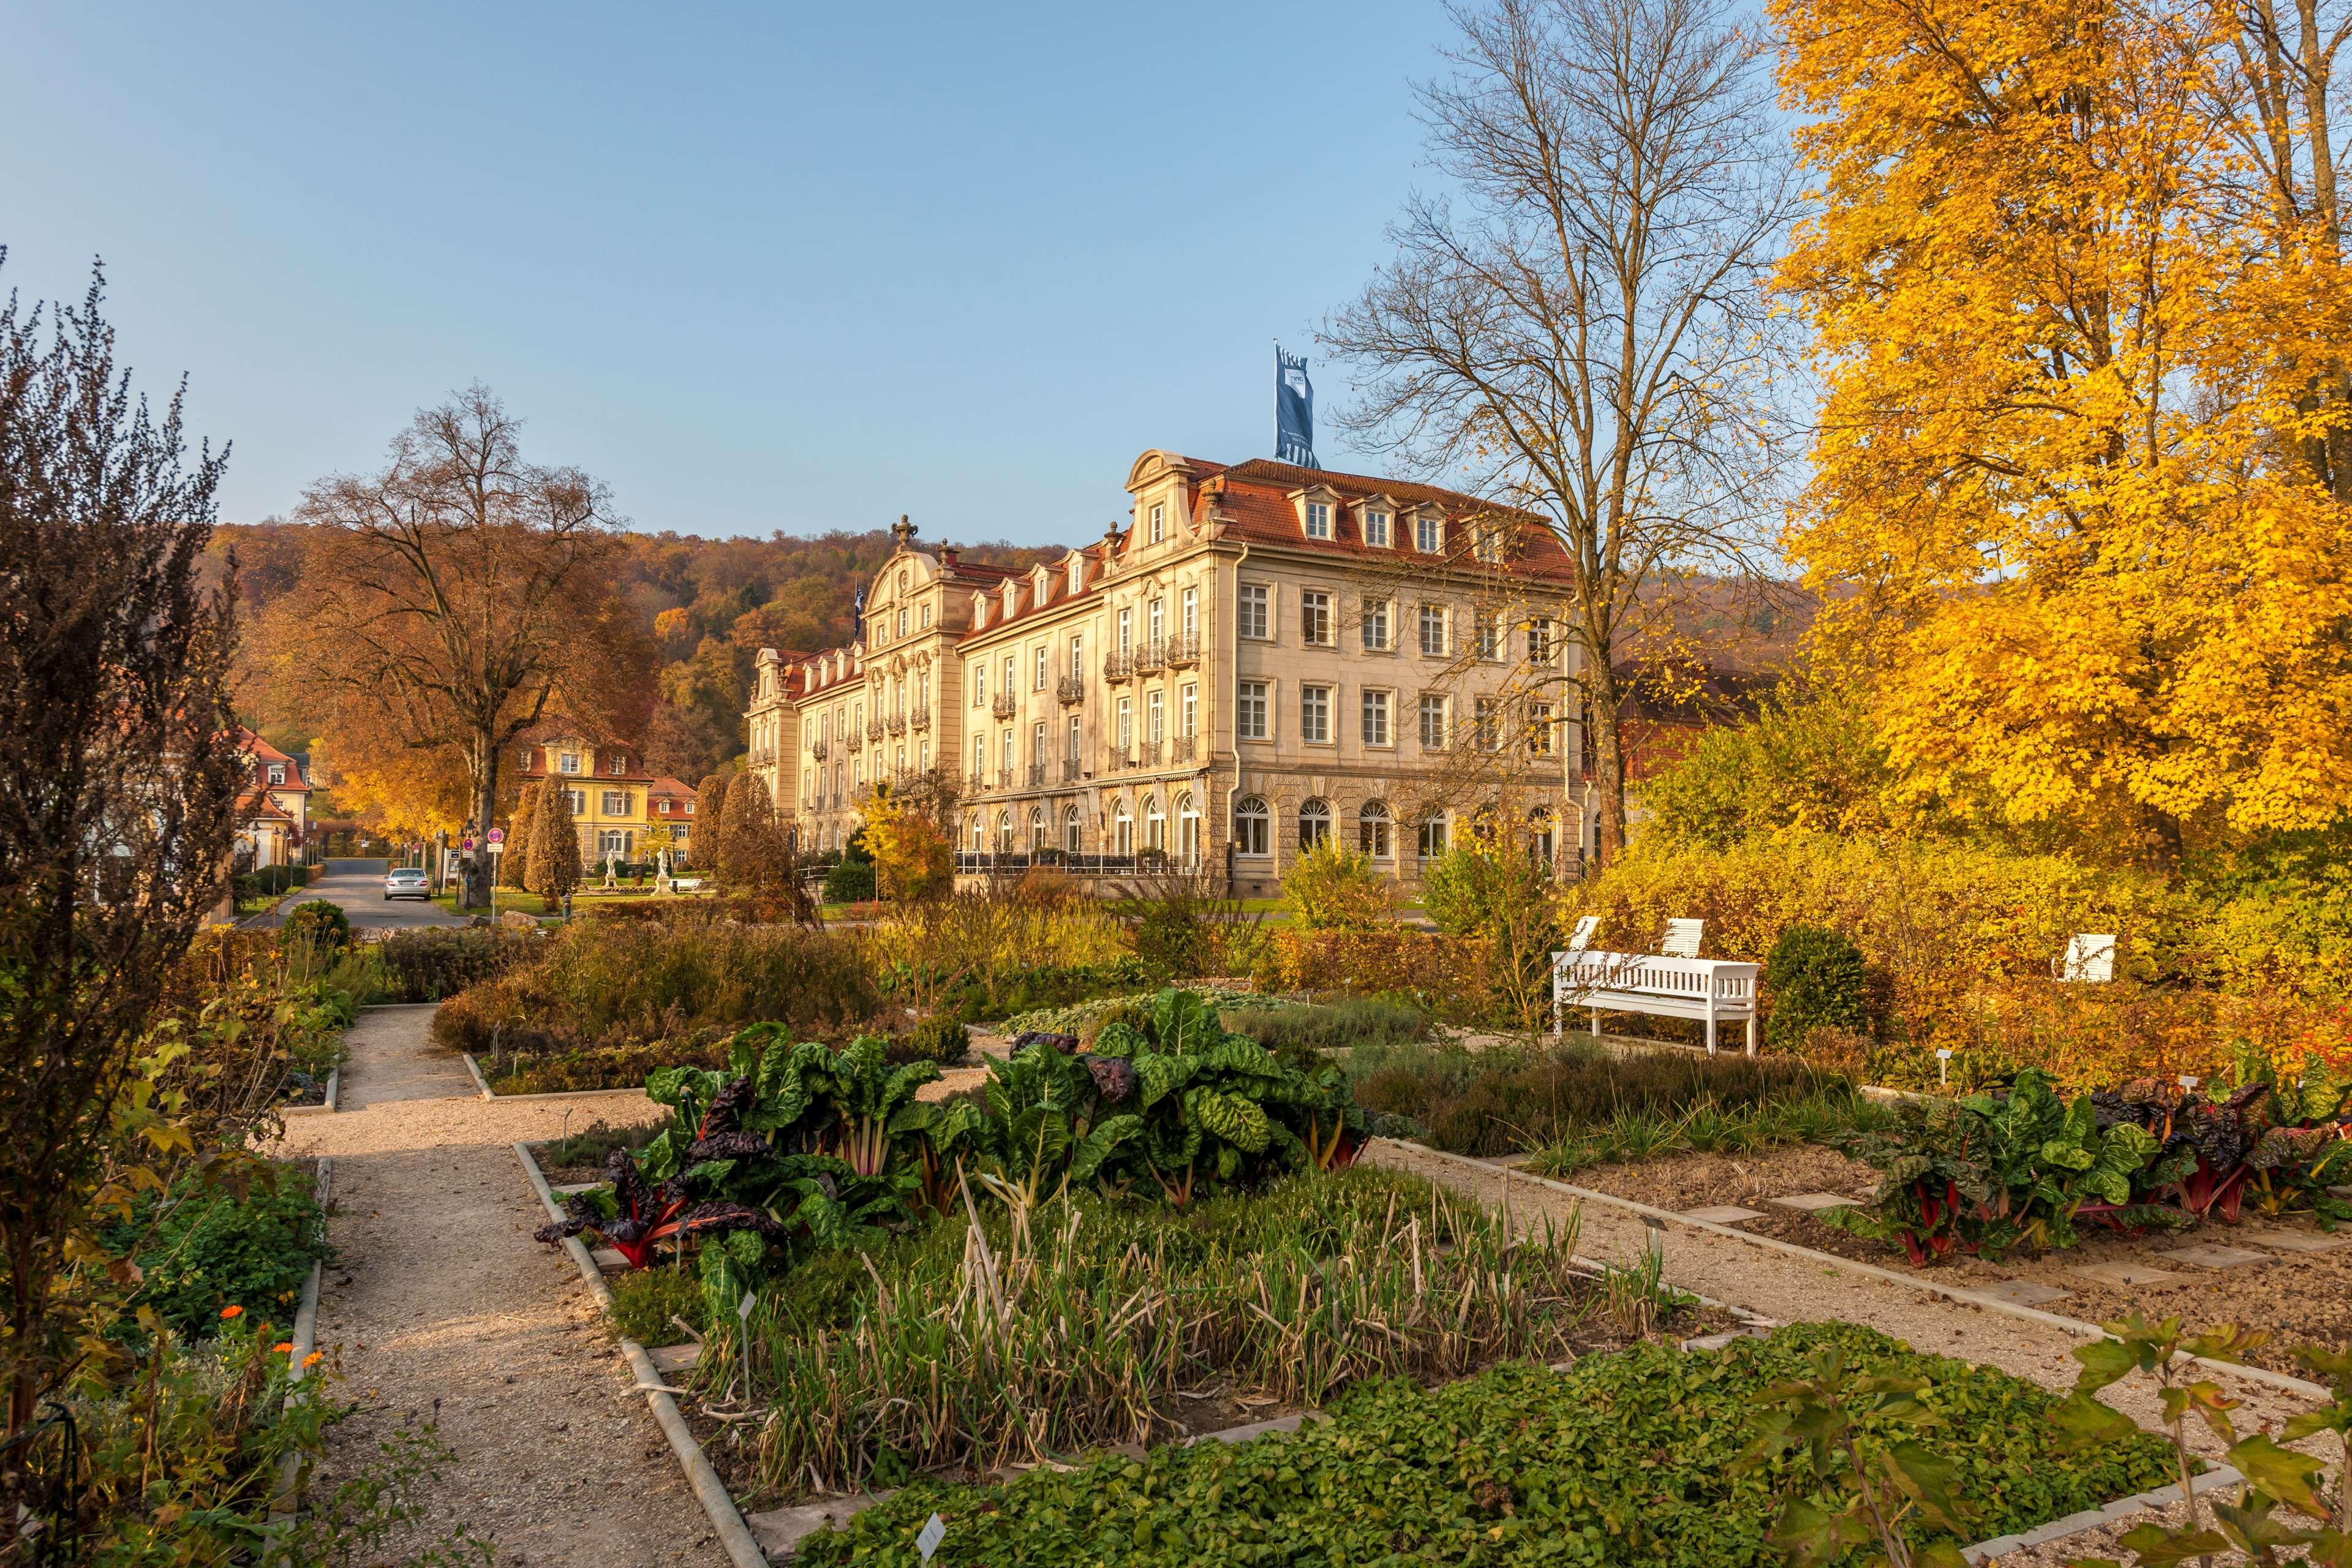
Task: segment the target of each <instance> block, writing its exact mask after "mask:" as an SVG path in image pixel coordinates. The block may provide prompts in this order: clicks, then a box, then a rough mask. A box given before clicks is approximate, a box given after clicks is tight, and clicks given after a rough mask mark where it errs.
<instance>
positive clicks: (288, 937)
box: [278, 899, 352, 953]
mask: <svg viewBox="0 0 2352 1568" xmlns="http://www.w3.org/2000/svg"><path fill="white" fill-rule="evenodd" d="M278 941H279V942H281V943H283V944H284V945H285V946H286V947H287V948H288V949H289V950H291V949H294V948H308V949H310V950H312V951H314V952H330V953H331V952H341V950H342V949H343V948H346V947H348V946H350V945H351V941H352V917H351V916H349V915H347V914H345V913H344V912H343V906H342V905H341V904H339V903H336V902H335V901H334V900H331V899H307V900H303V901H302V902H301V903H299V904H297V905H295V906H294V907H293V908H292V909H291V910H288V911H287V912H286V921H285V923H284V924H283V925H281V926H280V927H279V928H278Z"/></svg>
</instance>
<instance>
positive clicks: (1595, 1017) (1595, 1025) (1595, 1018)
mask: <svg viewBox="0 0 2352 1568" xmlns="http://www.w3.org/2000/svg"><path fill="white" fill-rule="evenodd" d="M1592 1037H1593V1038H1594V1039H1596V1040H1597V1039H1599V1038H1600V1037H1601V1009H1600V1008H1598V1007H1595V1008H1594V1009H1593V1010H1592Z"/></svg>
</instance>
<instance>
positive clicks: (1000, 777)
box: [996, 768, 1013, 789]
mask: <svg viewBox="0 0 2352 1568" xmlns="http://www.w3.org/2000/svg"><path fill="white" fill-rule="evenodd" d="M996 787H997V788H999V789H1011V788H1012V787H1013V770H1012V769H1011V768H999V769H997V770H996Z"/></svg>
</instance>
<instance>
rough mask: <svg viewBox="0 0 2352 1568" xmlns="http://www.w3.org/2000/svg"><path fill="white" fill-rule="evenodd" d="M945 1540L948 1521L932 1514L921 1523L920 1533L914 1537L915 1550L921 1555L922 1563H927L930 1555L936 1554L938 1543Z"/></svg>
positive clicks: (938, 1547)
mask: <svg viewBox="0 0 2352 1568" xmlns="http://www.w3.org/2000/svg"><path fill="white" fill-rule="evenodd" d="M947 1538H948V1521H946V1520H944V1519H941V1518H940V1516H939V1515H938V1514H933V1515H931V1517H930V1518H929V1519H928V1520H926V1521H924V1522H923V1528H922V1531H921V1532H920V1533H919V1534H918V1535H917V1536H916V1537H915V1550H916V1551H918V1552H921V1553H922V1554H923V1561H924V1562H926V1563H929V1561H930V1560H931V1553H932V1552H937V1551H938V1550H939V1549H940V1542H942V1541H945V1540H946V1539H947Z"/></svg>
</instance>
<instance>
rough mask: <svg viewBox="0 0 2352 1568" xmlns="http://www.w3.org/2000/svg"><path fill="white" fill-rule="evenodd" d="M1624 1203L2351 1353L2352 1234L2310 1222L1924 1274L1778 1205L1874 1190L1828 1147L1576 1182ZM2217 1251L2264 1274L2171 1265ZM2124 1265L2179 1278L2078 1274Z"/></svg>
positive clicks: (2069, 1304)
mask: <svg viewBox="0 0 2352 1568" xmlns="http://www.w3.org/2000/svg"><path fill="white" fill-rule="evenodd" d="M1567 1179H1568V1180H1569V1181H1570V1182H1571V1183H1573V1184H1576V1185H1578V1186H1582V1187H1591V1188H1592V1189H1593V1190H1594V1191H1596V1192H1603V1193H1608V1194H1612V1196H1616V1197H1623V1198H1631V1199H1633V1201H1635V1202H1637V1203H1644V1204H1650V1205H1654V1206H1656V1207H1658V1208H1664V1209H1673V1210H1675V1211H1677V1212H1681V1211H1685V1210H1689V1209H1694V1208H1700V1207H1705V1206H1708V1205H1717V1204H1736V1205H1740V1206H1741V1207H1744V1208H1753V1209H1759V1210H1761V1211H1763V1212H1762V1215H1761V1216H1760V1217H1759V1218H1756V1219H1750V1220H1741V1221H1738V1222H1737V1223H1736V1224H1735V1225H1734V1226H1733V1228H1734V1229H1737V1230H1741V1231H1745V1232H1747V1233H1748V1234H1749V1235H1752V1236H1769V1237H1774V1238H1775V1239H1778V1240H1781V1241H1789V1242H1794V1243H1795V1244H1797V1245H1798V1246H1800V1247H1811V1248H1813V1249H1814V1250H1815V1251H1818V1252H1827V1253H1831V1254H1833V1255H1835V1256H1837V1257H1840V1258H1854V1259H1857V1260H1858V1261H1861V1262H1864V1263H1874V1264H1876V1265H1877V1266H1878V1267H1880V1268H1891V1269H1894V1270H1895V1271H1896V1272H1898V1273H1904V1274H1909V1273H1913V1272H1916V1273H1917V1274H1918V1275H1919V1277H1920V1278H1921V1279H1932V1280H1934V1281H1935V1282H1936V1283H1937V1284H1939V1285H1950V1286H1957V1287H1959V1288H1961V1289H1987V1288H1990V1287H1992V1286H1997V1285H2001V1284H2005V1283H2008V1282H2010V1281H2011V1280H2024V1281H2027V1282H2029V1283H2032V1284H2035V1285H2043V1286H2048V1287H2051V1288H2052V1289H2058V1290H2063V1291H2064V1292H2066V1294H2065V1295H2063V1296H2059V1297H2051V1298H2048V1299H2046V1300H2040V1301H2034V1302H2031V1303H2028V1304H2029V1305H2033V1306H2039V1307H2041V1308H2042V1309H2043V1310H2047V1311H2052V1312H2056V1313H2058V1314H2060V1315H2062V1316H2064V1317H2070V1318H2077V1319H2081V1320H2083V1321H2086V1322H2099V1321H2110V1320H2113V1319H2116V1318H2120V1317H2124V1316H2126V1315H2127V1314H2129V1313H2131V1312H2136V1311H2137V1312H2141V1313H2145V1314H2146V1315H2147V1316H2148V1317H2151V1318H2163V1317H2179V1318H2181V1319H2184V1320H2186V1321H2187V1322H2188V1323H2189V1326H2191V1327H2192V1328H2210V1327H2218V1326H2219V1325H2221V1324H2223V1323H2232V1322H2235V1323H2243V1324H2246V1325H2247V1326H2249V1327H2252V1328H2261V1329H2268V1330H2270V1331H2272V1334H2273V1340H2272V1342H2271V1343H2270V1344H2269V1345H2268V1346H2266V1347H2265V1348H2263V1349H2262V1350H2260V1351H2257V1352H2254V1354H2253V1356H2252V1358H2251V1359H2252V1361H2253V1362H2254V1363H2255V1364H2256V1365H2259V1366H2265V1367H2268V1368H2270V1369H2272V1370H2273V1371H2276V1372H2284V1373H2293V1374H2294V1375H2296V1376H2307V1375H2309V1374H2308V1373H2307V1372H2305V1369H2304V1368H2303V1367H2302V1366H2301V1365H2300V1364H2299V1363H2296V1362H2295V1360H2294V1357H2293V1355H2292V1354H2291V1353H2290V1352H2292V1351H2293V1350H2294V1347H2295V1346H2297V1345H2301V1344H2312V1343H2320V1344H2328V1345H2335V1344H2340V1343H2343V1342H2345V1341H2347V1339H2352V1227H2346V1228H2344V1229H2341V1230H2339V1231H2338V1232H2337V1233H2336V1236H2329V1235H2327V1234H2326V1232H2323V1231H2322V1230H2320V1229H2319V1227H2318V1226H2316V1225H2315V1223H2314V1222H2313V1220H2312V1218H2311V1216H2310V1215H2290V1216H2284V1217H2281V1218H2275V1219H2273V1218H2266V1217H2263V1216H2258V1215H2247V1216H2245V1217H2243V1218H2242V1220H2241V1221H2240V1223H2238V1224H2237V1225H2234V1226H2231V1225H2228V1224H2224V1223H2221V1222H2218V1221H2217V1222H2213V1223H2210V1224H2206V1225H2200V1226H2190V1227H2189V1228H2188V1229H2185V1230H2178V1231H2174V1230H2164V1231H2147V1232H2142V1233H2140V1234H2137V1235H2130V1236H2126V1235H2119V1234H2117V1233H2116V1232H2114V1231H2106V1230H2096V1229H2091V1228H2087V1227H2086V1228H2085V1229H2084V1232H2083V1239H2082V1242H2081V1243H2080V1245H2078V1246H2074V1247H2065V1248H2063V1249H2059V1250H2055V1251H2048V1252H2042V1253H2027V1252H2023V1251H2017V1252H2011V1253H2010V1254H2008V1255H2007V1256H2006V1257H2004V1258H2001V1260H2000V1261H1999V1262H1997V1263H1996V1262H1990V1261H1988V1260H1986V1259H1984V1258H1970V1257H1958V1256H1956V1257H1951V1258H1945V1259H1943V1260H1941V1261H1939V1262H1937V1263H1936V1264H1934V1265H1933V1266H1931V1267H1930V1268H1924V1269H1918V1270H1914V1269H1913V1268H1912V1267H1911V1263H1910V1260H1909V1258H1907V1257H1906V1255H1905V1253H1904V1251H1903V1249H1902V1248H1901V1247H1895V1246H1892V1245H1890V1244H1887V1243H1884V1242H1877V1241H1872V1240H1868V1239H1866V1238H1864V1237H1858V1236H1853V1235H1851V1234H1849V1233H1848V1232H1846V1231H1843V1230H1840V1229H1838V1228H1837V1227H1836V1226H1832V1225H1829V1224H1826V1223H1824V1222H1823V1221H1822V1219H1821V1218H1819V1217H1818V1216H1817V1215H1812V1214H1808V1213H1804V1212H1802V1211H1800V1210H1797V1209H1790V1208H1784V1207H1781V1206H1780V1205H1776V1204H1774V1203H1772V1202H1771V1201H1770V1200H1771V1199H1773V1198H1776V1197H1788V1196H1793V1195H1794V1194H1799V1193H1835V1194H1840V1195H1842V1196H1847V1197H1856V1198H1861V1197H1867V1196H1868V1195H1869V1194H1870V1192H1871V1191H1872V1189H1873V1188H1874V1186H1875V1185H1876V1183H1877V1173H1876V1172H1874V1171H1873V1170H1872V1169H1871V1168H1870V1167H1869V1166H1867V1165H1864V1164H1861V1163H1858V1162H1855V1161H1851V1160H1848V1159H1846V1158H1845V1157H1844V1156H1843V1155H1841V1154H1838V1153H1836V1152H1833V1151H1831V1150H1827V1149H1820V1148H1812V1147H1800V1148H1794V1149H1783V1150H1774V1151H1771V1152H1767V1153H1762V1154H1739V1155H1723V1154H1676V1155H1668V1156H1664V1157H1661V1158H1659V1159H1654V1160H1645V1161H1640V1162H1635V1163H1627V1164H1618V1165H1596V1166H1592V1167H1590V1168H1589V1169H1586V1170H1583V1171H1580V1172H1578V1173H1576V1174H1575V1175H1573V1176H1570V1177H1569V1178H1567ZM2273 1236H2275V1237H2288V1238H2293V1239H2294V1240H2296V1241H2299V1242H2302V1243H2305V1245H2309V1244H2313V1243H2321V1244H2325V1243H2329V1242H2334V1241H2336V1240H2337V1239H2338V1238H2339V1237H2340V1238H2341V1239H2342V1240H2343V1241H2344V1242H2345V1243H2346V1245H2345V1246H2342V1247H2335V1248H2333V1249H2332V1250H2327V1251H2319V1252H2305V1251H2297V1250H2294V1249H2293V1248H2291V1247H2282V1246H2265V1245H2264V1243H2263V1238H2264V1237H2273ZM2196 1246H2210V1247H2231V1248H2237V1249H2242V1250H2245V1251H2249V1252H2258V1253H2263V1254H2264V1255H2266V1256H2267V1257H2269V1258H2270V1259H2271V1261H2269V1262H2267V1263H2256V1264H2249V1265H2245V1266H2242V1267H2239V1268H2206V1267H2203V1266H2202V1265H2200V1264H2195V1263H2189V1262H2185V1261H2181V1260H2179V1259H2175V1258H2165V1257H2162V1256H2160V1255H2161V1254H2163V1253H2166V1252H2170V1251H2174V1250H2177V1249H2179V1248H2181V1247H2196ZM2102 1266H2128V1267H2130V1268H2135V1269H2148V1270H2154V1271H2158V1272H2160V1273H2162V1274H2165V1275H2169V1276H2171V1278H2169V1279H2150V1280H2146V1281H2140V1282H2136V1283H2132V1284H2117V1283H2115V1282H2113V1281H2108V1280H2098V1279H2089V1278H2086V1277H2084V1275H2083V1274H2081V1273H2080V1272H2078V1270H2081V1269H2084V1268H2100V1267H2102Z"/></svg>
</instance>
